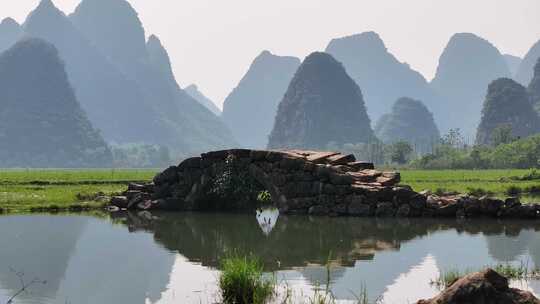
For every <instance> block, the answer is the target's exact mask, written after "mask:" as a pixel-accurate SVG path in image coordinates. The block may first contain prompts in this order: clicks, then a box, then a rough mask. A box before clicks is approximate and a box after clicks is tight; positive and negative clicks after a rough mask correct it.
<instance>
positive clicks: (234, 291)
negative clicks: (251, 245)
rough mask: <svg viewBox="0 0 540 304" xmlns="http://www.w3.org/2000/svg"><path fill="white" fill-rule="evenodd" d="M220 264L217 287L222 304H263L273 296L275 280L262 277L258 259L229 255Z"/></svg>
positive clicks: (261, 267)
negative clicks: (220, 271) (220, 270)
mask: <svg viewBox="0 0 540 304" xmlns="http://www.w3.org/2000/svg"><path fill="white" fill-rule="evenodd" d="M221 266H222V273H221V276H220V278H219V288H220V291H221V296H222V298H223V303H224V304H265V303H267V302H268V301H269V300H270V299H272V298H273V296H274V291H275V282H274V281H272V280H267V279H264V278H263V265H262V263H261V262H260V261H259V260H258V259H256V258H254V257H239V256H230V257H227V258H225V259H224V260H223V261H222V265H221Z"/></svg>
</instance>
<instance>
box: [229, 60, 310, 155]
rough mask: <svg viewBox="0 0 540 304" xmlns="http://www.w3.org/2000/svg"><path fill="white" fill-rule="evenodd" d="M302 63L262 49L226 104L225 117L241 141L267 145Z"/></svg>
mask: <svg viewBox="0 0 540 304" xmlns="http://www.w3.org/2000/svg"><path fill="white" fill-rule="evenodd" d="M299 66H300V60H299V59H298V58H295V57H287V56H278V55H274V54H272V53H270V52H269V51H264V52H262V53H261V54H260V55H259V56H257V58H255V60H254V61H253V63H252V64H251V66H250V67H249V70H248V71H247V73H246V74H245V75H244V77H243V78H242V79H241V80H240V83H239V84H238V86H237V87H236V88H234V90H233V91H232V92H231V93H230V94H229V96H227V98H226V99H225V102H224V104H223V115H222V116H223V120H224V121H225V122H226V123H227V125H228V126H229V127H230V128H231V130H232V132H233V134H234V136H235V137H236V138H237V139H238V141H239V142H240V144H241V145H242V146H244V147H249V148H264V147H265V146H266V145H267V144H268V136H269V135H270V131H272V127H273V126H274V119H275V116H276V112H277V108H278V105H279V102H280V101H281V100H282V99H283V95H284V94H285V91H286V90H287V87H288V86H289V82H290V81H291V79H292V78H293V76H294V73H295V72H296V70H297V69H298V67H299Z"/></svg>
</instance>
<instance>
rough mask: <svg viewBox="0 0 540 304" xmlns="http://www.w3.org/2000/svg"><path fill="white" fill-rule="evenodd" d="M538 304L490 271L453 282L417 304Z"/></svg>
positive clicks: (537, 300) (535, 300) (536, 300)
mask: <svg viewBox="0 0 540 304" xmlns="http://www.w3.org/2000/svg"><path fill="white" fill-rule="evenodd" d="M460 303H466V304H486V303H490V304H540V300H539V299H537V298H536V297H535V296H534V295H533V294H532V293H530V292H527V291H522V290H518V289H514V288H510V287H509V286H508V280H507V279H506V278H505V277H503V276H501V275H500V274H498V273H497V272H495V271H494V270H492V269H487V270H485V271H482V272H477V273H472V274H469V275H466V276H464V277H463V278H461V279H459V280H457V281H456V282H454V283H453V284H452V285H450V287H448V288H447V289H446V290H444V291H443V292H441V293H440V294H439V295H438V296H436V297H434V298H432V299H429V300H420V301H418V303H417V304H460Z"/></svg>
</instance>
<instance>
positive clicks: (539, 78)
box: [529, 58, 540, 114]
mask: <svg viewBox="0 0 540 304" xmlns="http://www.w3.org/2000/svg"><path fill="white" fill-rule="evenodd" d="M529 95H530V96H531V102H532V104H533V106H534V108H535V109H536V112H538V113H539V114H540V58H538V62H537V63H536V66H535V67H534V77H533V79H532V80H531V83H530V84H529Z"/></svg>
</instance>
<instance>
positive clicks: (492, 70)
mask: <svg viewBox="0 0 540 304" xmlns="http://www.w3.org/2000/svg"><path fill="white" fill-rule="evenodd" d="M501 77H510V71H509V69H508V66H507V64H506V61H505V59H504V57H503V56H502V55H501V53H500V52H499V50H498V49H497V48H496V47H495V46H493V45H492V44H491V43H490V42H489V41H487V40H485V39H483V38H480V37H478V36H476V35H474V34H470V33H459V34H455V35H454V36H452V37H451V39H450V41H449V42H448V45H447V46H446V48H445V49H444V52H443V54H442V55H441V57H440V59H439V66H438V68H437V73H436V75H435V78H434V79H433V81H432V82H431V87H432V88H433V89H434V90H435V91H436V93H437V94H438V95H439V96H440V98H441V102H440V103H438V106H436V107H434V108H433V111H434V112H435V119H436V121H437V124H438V125H439V127H440V129H441V132H443V133H446V131H448V130H449V129H455V128H459V129H461V131H462V134H464V135H465V136H466V138H467V141H468V142H469V141H471V140H470V139H471V138H472V136H473V135H474V134H475V132H476V128H477V126H478V123H479V122H480V112H481V109H482V103H483V100H484V97H485V92H486V89H487V86H488V85H489V83H491V82H492V81H493V80H495V79H498V78H501Z"/></svg>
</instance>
